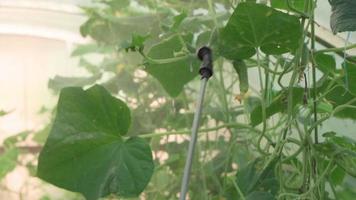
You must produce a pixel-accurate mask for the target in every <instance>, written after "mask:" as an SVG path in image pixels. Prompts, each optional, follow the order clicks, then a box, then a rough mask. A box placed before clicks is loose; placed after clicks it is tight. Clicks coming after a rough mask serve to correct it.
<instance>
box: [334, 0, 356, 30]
mask: <svg viewBox="0 0 356 200" xmlns="http://www.w3.org/2000/svg"><path fill="white" fill-rule="evenodd" d="M329 3H330V5H331V17H330V26H331V29H332V30H333V32H334V34H336V33H339V32H344V31H356V12H355V10H356V1H355V0H329Z"/></svg>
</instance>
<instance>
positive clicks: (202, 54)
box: [179, 47, 213, 200]
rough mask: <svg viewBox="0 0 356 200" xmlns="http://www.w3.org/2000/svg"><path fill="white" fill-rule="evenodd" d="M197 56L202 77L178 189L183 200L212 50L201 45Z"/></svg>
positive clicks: (209, 69)
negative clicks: (179, 188) (180, 184)
mask: <svg viewBox="0 0 356 200" xmlns="http://www.w3.org/2000/svg"><path fill="white" fill-rule="evenodd" d="M198 58H199V59H200V60H201V61H203V63H202V65H201V67H200V70H199V73H200V75H201V77H202V79H201V84H200V91H199V96H198V100H197V108H196V111H195V114H194V120H193V126H192V135H191V138H190V142H189V149H188V155H187V159H186V161H185V167H184V174H183V179H182V186H181V191H180V198H179V199H180V200H185V198H186V196H187V192H188V187H189V178H190V171H191V168H192V162H193V157H194V150H195V146H196V142H197V139H198V129H199V121H200V117H201V112H202V108H203V101H204V96H205V89H206V85H207V82H208V80H209V78H210V77H211V76H212V75H213V64H212V52H211V49H209V48H208V47H202V48H200V49H199V51H198Z"/></svg>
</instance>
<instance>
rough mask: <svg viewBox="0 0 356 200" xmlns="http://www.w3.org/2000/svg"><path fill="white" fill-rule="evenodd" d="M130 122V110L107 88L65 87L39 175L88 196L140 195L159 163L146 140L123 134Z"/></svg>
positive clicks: (40, 162)
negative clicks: (112, 194)
mask: <svg viewBox="0 0 356 200" xmlns="http://www.w3.org/2000/svg"><path fill="white" fill-rule="evenodd" d="M129 125H130V110H129V108H128V107H127V106H126V105H125V103H124V102H122V101H120V100H119V99H116V98H114V97H112V96H111V95H110V94H109V93H108V92H107V91H106V90H105V89H104V88H103V87H101V86H98V85H96V86H93V87H91V88H90V89H88V90H82V89H81V88H75V87H72V88H65V89H63V90H62V92H61V94H60V98H59V102H58V108H57V116H56V119H55V120H54V123H53V127H52V130H51V132H50V134H49V136H48V139H47V141H46V144H45V146H44V148H43V150H42V152H41V154H40V157H39V163H38V177H40V178H41V179H43V180H45V181H47V182H49V183H52V184H54V185H56V186H59V187H62V188H64V189H68V190H71V191H75V192H80V193H82V194H83V195H84V196H85V197H86V198H87V199H98V198H99V197H103V196H106V195H108V194H111V193H114V194H117V195H119V196H122V197H132V196H138V195H139V194H140V193H141V192H142V191H143V189H144V188H145V186H146V185H147V183H148V182H149V180H150V178H151V176H152V173H153V168H154V165H153V161H152V155H151V150H150V147H149V145H148V144H147V143H146V142H145V141H144V140H143V139H140V138H137V137H132V138H129V139H125V138H123V137H122V136H123V135H125V134H126V133H127V131H128V128H129Z"/></svg>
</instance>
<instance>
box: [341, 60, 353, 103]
mask: <svg viewBox="0 0 356 200" xmlns="http://www.w3.org/2000/svg"><path fill="white" fill-rule="evenodd" d="M342 65H343V67H344V69H345V70H346V71H347V72H346V73H345V75H346V76H347V79H348V85H347V86H346V88H348V90H349V91H350V93H351V94H352V95H354V96H356V84H355V83H356V61H354V60H351V59H347V60H346V61H345V62H344V63H343V64H342Z"/></svg>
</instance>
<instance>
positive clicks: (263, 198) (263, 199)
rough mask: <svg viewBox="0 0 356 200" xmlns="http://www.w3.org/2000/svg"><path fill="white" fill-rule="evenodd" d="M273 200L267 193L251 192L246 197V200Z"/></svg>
mask: <svg viewBox="0 0 356 200" xmlns="http://www.w3.org/2000/svg"><path fill="white" fill-rule="evenodd" d="M257 199H258V200H275V199H276V198H274V196H273V195H272V194H271V193H269V192H252V193H251V194H249V195H248V196H246V200H257Z"/></svg>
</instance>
